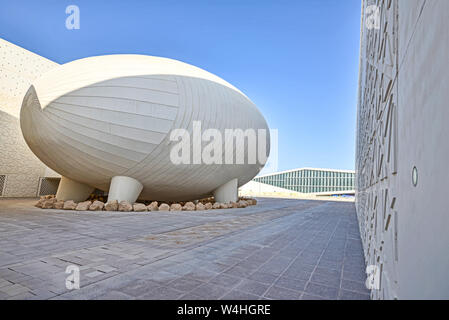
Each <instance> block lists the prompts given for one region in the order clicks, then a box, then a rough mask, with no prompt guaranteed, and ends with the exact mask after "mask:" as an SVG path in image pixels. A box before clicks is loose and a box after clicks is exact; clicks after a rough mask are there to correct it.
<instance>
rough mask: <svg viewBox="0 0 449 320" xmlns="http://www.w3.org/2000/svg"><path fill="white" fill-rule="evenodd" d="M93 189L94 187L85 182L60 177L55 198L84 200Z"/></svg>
mask: <svg viewBox="0 0 449 320" xmlns="http://www.w3.org/2000/svg"><path fill="white" fill-rule="evenodd" d="M94 190H95V188H94V187H91V186H88V185H87V184H84V183H81V182H77V181H73V180H70V179H69V178H66V177H61V182H59V187H58V191H57V192H56V199H58V200H63V201H67V200H73V201H75V202H81V201H85V200H86V199H87V198H88V197H89V196H90V194H91V193H92V192H93V191H94Z"/></svg>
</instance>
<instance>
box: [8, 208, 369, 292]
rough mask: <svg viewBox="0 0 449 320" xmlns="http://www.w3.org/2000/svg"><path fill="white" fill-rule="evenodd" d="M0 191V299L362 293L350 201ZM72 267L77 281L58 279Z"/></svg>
mask: <svg viewBox="0 0 449 320" xmlns="http://www.w3.org/2000/svg"><path fill="white" fill-rule="evenodd" d="M35 202H36V200H0V299H189V300H190V299H191V300H199V299H224V300H227V299H229V300H238V299H281V300H284V299H285V300H286V299H288V300H292V299H293V300H297V299H304V300H306V299H369V292H368V291H367V289H366V288H365V285H364V282H365V278H366V275H365V273H364V269H365V265H364V259H363V253H362V244H361V241H360V234H359V231H358V224H357V218H356V213H355V208H354V204H353V203H346V202H324V201H307V200H285V199H259V202H258V205H257V206H252V207H248V208H245V209H224V210H212V211H193V212H186V211H183V212H144V213H137V212H134V213H133V212H130V213H124V212H123V213H121V212H120V213H119V212H114V213H112V212H76V211H63V210H43V209H38V208H35V207H33V204H34V203H35ZM70 265H74V266H77V267H79V270H80V289H79V290H76V289H74V290H68V289H67V288H66V278H67V277H68V276H69V274H66V273H65V271H66V268H67V267H68V266H70Z"/></svg>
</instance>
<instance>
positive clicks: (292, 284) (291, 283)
mask: <svg viewBox="0 0 449 320" xmlns="http://www.w3.org/2000/svg"><path fill="white" fill-rule="evenodd" d="M306 285H307V281H306V280H301V279H291V278H284V277H281V278H279V279H278V280H277V281H276V282H275V286H277V287H282V288H286V289H291V290H296V291H304V289H305V287H306Z"/></svg>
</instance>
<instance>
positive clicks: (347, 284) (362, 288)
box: [341, 279, 370, 295]
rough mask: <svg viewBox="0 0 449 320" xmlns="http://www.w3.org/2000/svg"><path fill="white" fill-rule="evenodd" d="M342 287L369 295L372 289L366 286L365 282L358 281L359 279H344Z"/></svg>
mask: <svg viewBox="0 0 449 320" xmlns="http://www.w3.org/2000/svg"><path fill="white" fill-rule="evenodd" d="M341 288H342V289H344V290H348V291H353V292H358V293H361V294H368V295H369V293H370V291H369V290H368V289H367V288H366V285H365V283H364V282H357V281H351V280H345V279H343V280H342V282H341Z"/></svg>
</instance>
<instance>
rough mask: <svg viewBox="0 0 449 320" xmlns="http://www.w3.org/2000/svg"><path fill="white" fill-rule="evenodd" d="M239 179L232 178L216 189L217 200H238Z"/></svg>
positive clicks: (215, 196)
mask: <svg viewBox="0 0 449 320" xmlns="http://www.w3.org/2000/svg"><path fill="white" fill-rule="evenodd" d="M237 186H238V180H237V179H232V180H231V181H229V182H226V183H225V184H224V185H222V186H220V187H218V188H217V189H216V190H215V191H214V198H215V201H217V202H221V203H228V202H231V201H234V202H236V201H237V200H238V190H237Z"/></svg>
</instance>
